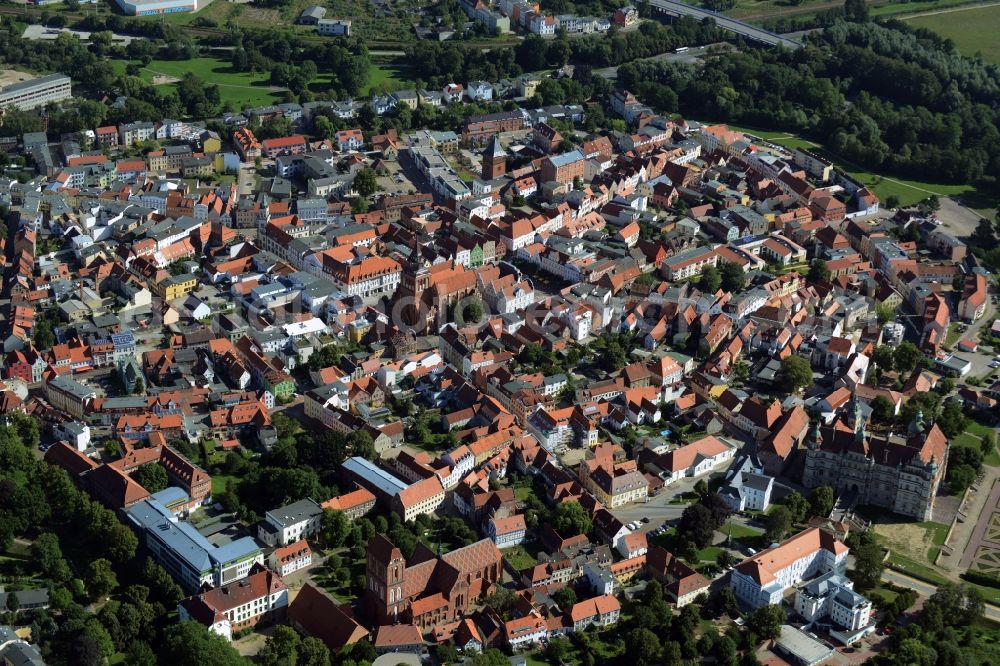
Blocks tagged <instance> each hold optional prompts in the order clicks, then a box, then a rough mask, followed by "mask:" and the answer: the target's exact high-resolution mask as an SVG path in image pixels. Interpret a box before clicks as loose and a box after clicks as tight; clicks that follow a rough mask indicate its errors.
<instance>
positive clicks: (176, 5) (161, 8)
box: [117, 0, 208, 16]
mask: <svg viewBox="0 0 1000 666" xmlns="http://www.w3.org/2000/svg"><path fill="white" fill-rule="evenodd" d="M117 2H118V6H119V7H121V9H122V11H123V12H125V13H126V14H128V15H130V16H156V15H157V14H176V13H177V12H196V11H198V10H199V9H201V8H202V7H204V6H205V5H206V4H208V3H207V2H206V1H205V0H201V1H199V0H117Z"/></svg>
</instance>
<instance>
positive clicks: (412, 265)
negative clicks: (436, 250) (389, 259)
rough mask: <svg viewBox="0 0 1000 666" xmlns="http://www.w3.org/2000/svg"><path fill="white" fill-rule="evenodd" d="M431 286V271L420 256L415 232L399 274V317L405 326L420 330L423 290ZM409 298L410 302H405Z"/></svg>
mask: <svg viewBox="0 0 1000 666" xmlns="http://www.w3.org/2000/svg"><path fill="white" fill-rule="evenodd" d="M430 286H431V271H430V267H428V266H427V264H426V262H424V261H422V258H421V256H420V242H419V241H418V239H417V236H416V234H414V236H413V247H411V248H410V256H409V257H408V258H407V260H406V264H405V265H404V266H403V274H402V275H401V276H400V284H399V292H398V295H397V297H396V298H397V300H399V301H404V302H403V310H402V312H401V317H402V319H403V323H404V324H405V325H407V326H416V327H417V328H418V329H419V330H420V331H422V330H423V329H422V328H420V324H421V320H422V319H423V317H424V310H426V307H425V306H424V303H423V298H424V292H425V291H427V290H428V289H429V288H430ZM406 299H409V300H410V302H405V300H406Z"/></svg>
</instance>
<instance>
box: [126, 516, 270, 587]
mask: <svg viewBox="0 0 1000 666" xmlns="http://www.w3.org/2000/svg"><path fill="white" fill-rule="evenodd" d="M125 515H126V516H127V517H128V520H129V522H130V523H131V525H132V527H133V528H134V529H135V530H136V532H138V533H139V538H140V539H141V540H142V543H143V545H145V546H146V548H147V549H148V550H149V552H150V554H151V555H152V556H153V559H155V560H156V561H157V562H159V563H160V564H161V565H162V566H163V568H164V569H166V570H167V572H168V573H169V574H170V575H171V576H172V577H173V579H174V580H175V581H176V582H177V583H178V584H179V585H180V586H181V587H183V588H184V589H185V590H187V591H188V592H192V593H194V592H197V591H198V590H200V589H201V586H202V585H203V584H205V583H207V584H208V585H210V586H212V587H218V586H219V585H225V584H226V583H231V582H232V581H234V580H239V579H241V578H245V577H246V576H247V574H249V573H250V569H251V568H252V567H253V565H254V564H263V562H264V555H263V553H262V552H261V550H260V548H259V547H258V546H257V542H256V541H254V540H253V539H252V538H250V537H243V538H241V539H237V540H236V541H232V542H230V543H227V544H226V545H224V546H216V545H214V544H212V543H211V542H210V541H209V540H208V539H206V538H205V537H204V536H203V535H202V534H201V533H200V532H198V530H196V529H195V528H194V527H192V526H191V525H190V524H189V523H184V522H179V521H178V520H177V517H176V516H174V514H173V513H171V511H170V509H168V508H166V507H165V506H163V504H161V503H160V502H158V501H156V500H155V499H148V500H144V501H142V502H138V503H136V504H135V505H133V506H132V507H130V508H129V509H128V510H126V512H125Z"/></svg>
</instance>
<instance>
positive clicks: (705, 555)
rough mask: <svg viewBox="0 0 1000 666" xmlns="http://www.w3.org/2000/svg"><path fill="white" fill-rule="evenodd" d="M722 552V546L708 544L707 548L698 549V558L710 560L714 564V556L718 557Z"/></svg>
mask: <svg viewBox="0 0 1000 666" xmlns="http://www.w3.org/2000/svg"><path fill="white" fill-rule="evenodd" d="M721 552H722V548H720V547H719V546H709V547H708V548H702V549H701V550H699V551H698V559H699V560H701V561H702V562H711V563H712V564H715V561H716V558H718V557H719V553H721Z"/></svg>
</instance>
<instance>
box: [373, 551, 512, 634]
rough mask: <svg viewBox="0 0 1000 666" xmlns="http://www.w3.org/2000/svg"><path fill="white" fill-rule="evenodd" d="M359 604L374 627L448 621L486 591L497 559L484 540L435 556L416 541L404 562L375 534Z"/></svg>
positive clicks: (497, 569)
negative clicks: (411, 552)
mask: <svg viewBox="0 0 1000 666" xmlns="http://www.w3.org/2000/svg"><path fill="white" fill-rule="evenodd" d="M366 573H367V588H366V590H365V601H366V604H367V606H368V610H369V612H370V613H371V614H372V617H373V619H374V620H375V622H376V623H377V624H392V623H395V622H403V623H412V624H415V625H417V626H418V627H420V628H421V629H424V630H426V629H429V628H430V627H433V626H435V625H437V624H441V623H444V622H453V621H455V620H458V619H460V618H461V616H462V615H464V614H465V613H466V612H468V611H469V610H470V609H472V608H473V607H474V606H475V605H476V604H477V603H478V602H479V601H480V600H481V599H483V598H485V597H486V596H488V595H489V594H490V592H492V590H493V585H494V583H497V582H499V581H500V580H501V578H502V576H503V555H501V554H500V550H499V549H497V547H496V544H494V543H493V541H491V540H490V539H483V540H482V541H477V542H476V543H474V544H470V545H468V546H465V547H464V548H459V549H458V550H453V551H451V552H449V553H445V554H444V555H437V554H435V553H434V552H432V551H431V549H430V548H428V547H427V546H426V545H424V544H423V543H421V542H418V543H417V547H416V548H415V549H414V551H413V555H412V556H411V557H410V561H409V562H408V561H407V560H406V558H405V557H403V553H402V552H401V551H400V550H399V548H396V546H395V545H393V543H392V542H391V541H389V540H388V539H387V538H385V537H384V536H382V535H381V534H376V535H375V536H374V537H372V539H371V540H370V541H369V542H368V566H367V571H366Z"/></svg>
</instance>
